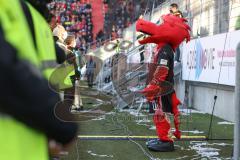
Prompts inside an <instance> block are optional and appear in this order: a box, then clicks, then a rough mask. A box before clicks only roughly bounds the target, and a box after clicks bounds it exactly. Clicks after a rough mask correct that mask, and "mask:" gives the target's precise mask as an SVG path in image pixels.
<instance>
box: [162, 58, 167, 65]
mask: <svg viewBox="0 0 240 160" xmlns="http://www.w3.org/2000/svg"><path fill="white" fill-rule="evenodd" d="M167 63H168V61H167V60H166V59H161V61H160V64H162V65H167Z"/></svg>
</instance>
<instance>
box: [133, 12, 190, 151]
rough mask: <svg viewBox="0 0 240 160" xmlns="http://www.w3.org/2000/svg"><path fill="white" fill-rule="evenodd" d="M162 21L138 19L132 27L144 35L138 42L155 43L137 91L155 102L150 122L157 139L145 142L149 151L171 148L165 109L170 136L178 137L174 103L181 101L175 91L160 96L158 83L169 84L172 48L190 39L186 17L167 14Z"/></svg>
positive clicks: (177, 117) (176, 110)
mask: <svg viewBox="0 0 240 160" xmlns="http://www.w3.org/2000/svg"><path fill="white" fill-rule="evenodd" d="M162 19H163V23H162V24H161V25H156V24H154V23H152V22H149V21H145V20H143V19H139V20H138V21H137V24H136V30H137V31H138V32H141V33H143V34H145V35H147V37H145V36H144V39H143V40H139V43H140V44H148V43H155V44H157V46H156V49H155V52H154V53H153V54H154V56H153V62H152V64H153V65H152V66H150V67H149V77H150V81H149V84H148V85H147V87H146V88H145V89H143V90H141V91H140V93H141V94H143V95H144V96H145V97H146V98H147V100H148V101H149V102H152V103H155V104H157V110H156V111H155V114H154V118H153V120H154V123H155V126H156V130H157V135H158V137H159V139H158V140H151V141H148V142H147V147H148V148H149V149H150V150H153V151H160V152H164V151H173V150H174V145H173V140H172V139H171V138H170V137H169V132H170V122H169V120H168V118H167V115H166V114H165V113H166V112H168V113H172V114H173V115H174V124H175V132H174V133H173V135H174V136H175V137H176V138H178V139H180V138H181V132H180V130H179V124H180V123H179V110H178V105H179V104H180V103H181V102H180V101H179V99H178V98H177V96H176V94H175V91H174V90H173V91H172V92H170V93H168V94H167V95H162V96H159V95H161V92H162V90H163V88H162V87H161V84H162V83H163V82H168V83H170V84H172V85H173V83H174V82H173V77H174V73H173V68H174V51H175V49H176V48H177V47H178V46H179V44H181V43H182V42H183V41H184V40H185V39H186V41H187V42H188V41H189V40H190V34H189V30H190V27H189V26H188V25H187V24H186V22H187V20H186V19H184V18H179V17H177V16H174V15H171V14H168V15H164V16H162Z"/></svg>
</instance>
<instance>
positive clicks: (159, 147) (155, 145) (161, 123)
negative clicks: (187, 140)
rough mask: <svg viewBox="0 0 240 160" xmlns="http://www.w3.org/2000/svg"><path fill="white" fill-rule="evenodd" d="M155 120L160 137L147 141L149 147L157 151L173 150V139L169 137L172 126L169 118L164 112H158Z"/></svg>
mask: <svg viewBox="0 0 240 160" xmlns="http://www.w3.org/2000/svg"><path fill="white" fill-rule="evenodd" d="M161 112H162V111H161ZM153 120H154V123H155V125H156V131H157V135H158V138H159V139H157V140H151V141H149V142H147V147H148V149H149V150H152V151H157V152H170V151H173V150H174V144H173V140H172V139H171V138H169V132H170V128H171V127H170V122H169V120H168V119H167V117H166V116H165V115H164V113H163V112H162V113H161V115H159V114H158V113H156V114H155V115H154V118H153Z"/></svg>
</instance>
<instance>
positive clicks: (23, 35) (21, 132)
mask: <svg viewBox="0 0 240 160" xmlns="http://www.w3.org/2000/svg"><path fill="white" fill-rule="evenodd" d="M40 69H42V61H41V60H40V59H39V57H38V56H37V51H36V49H35V47H34V43H33V38H32V36H31V31H30V29H29V26H28V23H27V21H26V18H25V15H24V12H23V9H22V7H21V4H20V0H0V73H1V76H0V89H1V93H0V142H1V144H0V159H1V160H5V159H6V160H8V159H9V160H47V159H48V157H49V155H48V142H47V140H48V139H53V140H55V141H56V142H58V143H60V144H62V145H65V144H68V143H69V142H71V141H72V140H73V138H74V137H75V134H76V131H77V126H76V124H74V123H63V122H62V121H60V120H58V119H57V118H56V117H55V115H54V106H55V105H56V104H57V102H59V97H58V95H57V94H56V93H54V92H52V91H51V90H50V89H49V88H48V82H47V80H46V79H45V78H44V76H43V74H42V73H41V72H40Z"/></svg>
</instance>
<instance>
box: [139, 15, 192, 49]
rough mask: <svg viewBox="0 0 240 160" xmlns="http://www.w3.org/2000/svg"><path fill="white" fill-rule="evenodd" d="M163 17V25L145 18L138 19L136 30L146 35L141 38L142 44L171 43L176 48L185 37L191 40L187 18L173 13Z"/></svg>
mask: <svg viewBox="0 0 240 160" xmlns="http://www.w3.org/2000/svg"><path fill="white" fill-rule="evenodd" d="M162 19H163V23H162V24H161V25H156V24H154V23H152V22H149V21H145V20H143V19H139V20H138V21H137V23H136V30H137V31H138V32H141V33H143V34H145V35H146V36H144V39H142V40H139V43H140V44H147V43H155V44H157V45H159V46H162V45H164V44H169V45H171V46H172V48H173V49H174V50H175V49H176V48H177V47H178V46H179V45H180V44H181V43H182V42H183V41H184V40H185V39H186V41H187V42H188V41H190V34H189V31H190V27H189V26H188V25H187V24H186V22H187V20H186V19H184V18H179V17H177V16H174V15H171V14H168V15H164V16H162Z"/></svg>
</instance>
